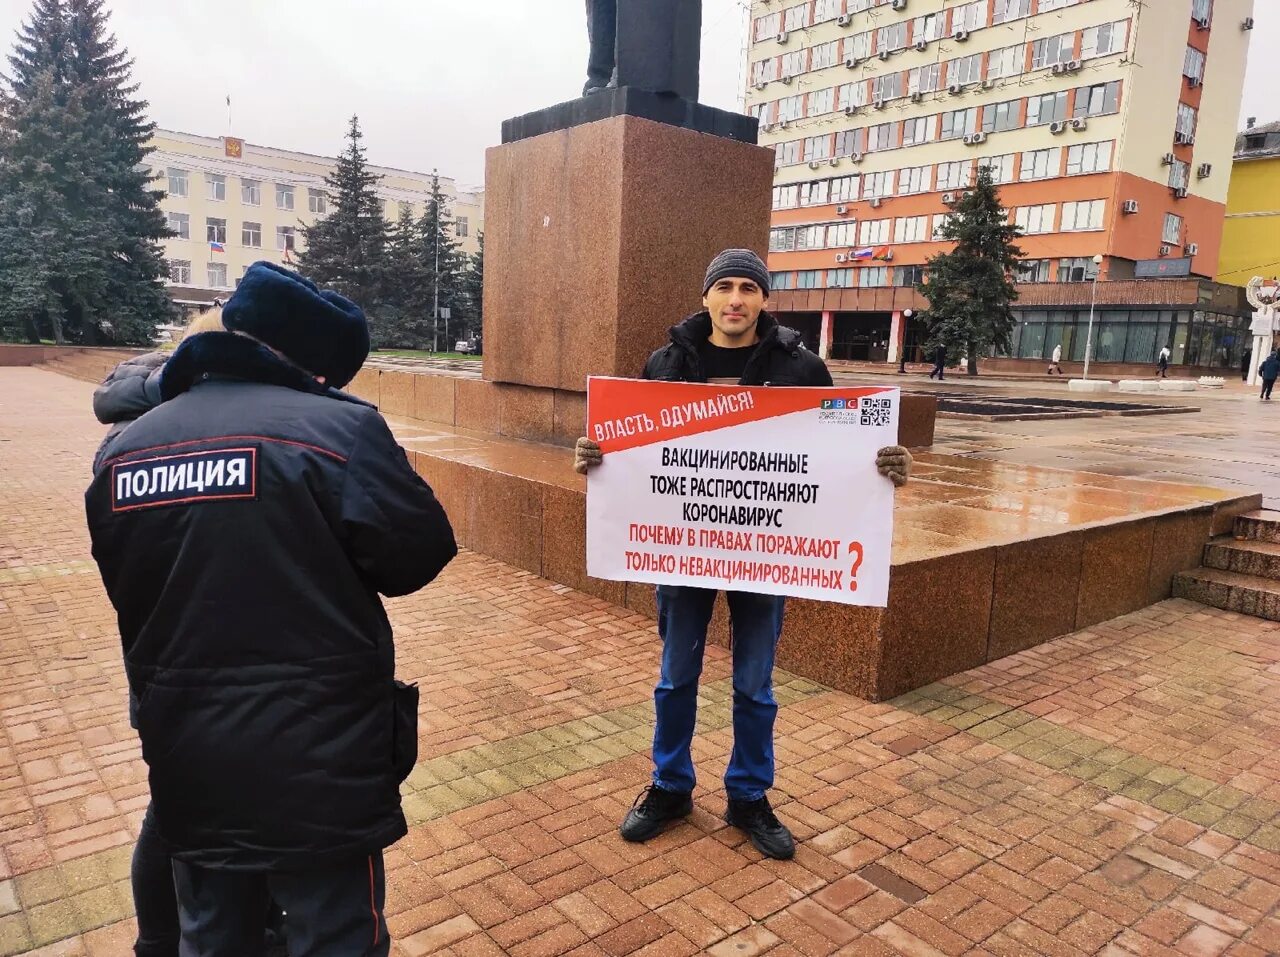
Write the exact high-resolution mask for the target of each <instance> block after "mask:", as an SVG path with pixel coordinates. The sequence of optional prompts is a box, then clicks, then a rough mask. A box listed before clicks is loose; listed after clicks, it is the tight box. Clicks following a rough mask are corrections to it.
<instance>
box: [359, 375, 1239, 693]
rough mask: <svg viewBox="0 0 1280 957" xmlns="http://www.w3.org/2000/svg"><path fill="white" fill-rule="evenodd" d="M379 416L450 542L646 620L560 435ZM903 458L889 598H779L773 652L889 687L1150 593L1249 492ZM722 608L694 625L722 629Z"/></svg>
mask: <svg viewBox="0 0 1280 957" xmlns="http://www.w3.org/2000/svg"><path fill="white" fill-rule="evenodd" d="M457 381H458V382H459V383H467V385H468V388H471V387H474V388H475V389H477V390H500V389H501V388H503V386H502V385H501V384H500V383H485V382H476V381H474V380H465V379H459V380H457ZM358 384H360V385H363V386H367V385H368V384H369V380H368V379H364V380H362V382H361V383H358ZM391 388H392V389H393V394H398V393H399V391H400V389H401V385H400V384H399V383H397V382H395V380H392V384H391ZM492 394H493V395H496V394H497V393H496V392H493V393H492ZM455 398H457V397H456V396H455ZM558 398H559V394H557V395H554V396H553V397H552V414H553V417H554V409H555V403H556V400H557V399H558ZM456 404H457V403H455V405H456ZM488 404H489V405H492V406H493V407H494V408H498V409H500V408H501V402H498V401H492V400H490V401H489V402H488ZM458 414H459V415H461V413H458ZM540 414H545V413H540ZM392 426H393V428H394V429H395V431H396V433H397V437H398V438H399V440H400V442H401V444H402V445H403V446H404V447H405V449H406V451H407V453H408V455H409V457H410V460H411V461H412V462H413V463H414V464H415V467H416V468H417V470H418V472H419V473H420V474H421V475H423V476H424V477H425V478H426V479H427V481H428V482H430V483H431V484H432V486H433V488H435V489H436V492H437V494H438V495H439V496H440V499H441V501H442V503H443V504H444V506H445V508H446V509H447V510H448V512H449V514H450V517H451V518H452V519H453V521H454V525H455V530H456V532H457V535H458V539H459V541H460V542H461V543H462V544H463V545H464V546H466V547H468V548H471V549H474V550H476V551H480V552H483V553H485V554H488V555H492V556H494V557H497V558H501V559H503V560H504V561H507V562H509V563H510V564H512V565H515V566H516V567H518V568H522V569H524V570H526V571H529V572H532V573H533V574H537V575H541V576H543V577H544V578H549V579H551V580H552V581H556V582H559V583H561V584H564V585H568V586H570V587H573V588H576V589H578V590H580V591H583V592H586V593H588V594H591V595H594V596H596V597H599V598H602V599H605V600H607V601H610V602H613V603H615V604H618V605H622V606H624V607H626V608H628V609H630V610H632V611H634V612H636V613H637V614H640V615H644V616H646V617H649V618H654V617H656V607H655V604H654V590H653V587H652V586H650V585H643V584H636V583H621V582H612V581H602V580H600V579H595V578H591V577H590V576H588V575H587V574H586V567H585V552H586V482H585V480H584V479H583V478H582V477H581V476H578V475H575V474H574V473H573V472H572V470H571V468H570V460H569V456H568V454H567V451H566V450H565V449H563V448H558V447H555V446H552V445H547V444H543V443H533V442H522V441H517V440H513V439H510V438H507V437H504V436H499V435H495V434H492V433H485V432H478V431H473V430H470V429H467V428H465V427H452V428H451V427H447V426H443V425H435V424H433V423H430V422H426V421H423V420H418V419H415V420H396V419H392ZM522 427H523V426H522ZM917 462H918V469H917V472H916V474H915V476H914V478H913V479H912V482H911V483H910V484H909V485H908V486H907V488H905V489H903V490H900V491H899V492H898V493H896V497H895V517H894V541H893V552H892V565H893V567H892V573H891V579H890V587H889V606H888V607H887V608H884V609H879V608H860V607H854V606H848V605H836V604H831V603H825V602H811V601H803V600H792V601H790V602H788V606H787V607H788V611H787V619H786V625H785V628H784V631H783V637H782V642H781V644H780V645H779V648H778V661H779V664H780V665H781V666H782V667H784V668H786V669H787V670H789V671H791V672H793V673H796V674H800V675H804V676H805V677H808V678H812V679H814V680H816V681H820V682H822V683H824V684H827V685H830V686H832V687H836V688H839V689H841V690H843V691H848V692H850V693H852V694H856V695H858V696H860V697H863V698H867V699H870V700H884V699H886V698H891V697H893V696H895V695H898V694H902V693H904V692H906V691H910V690H912V689H913V688H916V687H919V686H921V685H924V684H928V683H929V682H932V681H935V680H938V679H940V678H943V677H946V676H948V675H951V674H955V673H957V672H960V671H964V670H966V669H968V668H972V667H975V666H977V665H979V664H982V663H983V662H985V661H991V660H994V659H996V658H1000V657H1003V656H1005V655H1008V654H1012V653H1014V652H1016V651H1019V650H1023V649H1025V648H1029V647H1031V646H1033V645H1036V644H1039V643H1041V642H1044V641H1048V640H1049V639H1051V638H1056V637H1058V636H1060V635H1063V634H1069V633H1070V632H1072V631H1075V630H1076V629H1077V628H1079V627H1084V626H1087V625H1089V624H1093V623H1095V622H1097V621H1101V620H1103V619H1105V618H1108V617H1112V616H1114V615H1118V614H1123V613H1125V612H1128V611H1133V610H1136V609H1138V608H1141V607H1144V606H1145V605H1147V604H1149V603H1151V602H1153V601H1157V600H1159V599H1160V598H1162V597H1164V596H1166V595H1167V594H1168V593H1169V588H1170V581H1171V579H1172V578H1173V577H1174V575H1175V574H1176V573H1178V572H1179V571H1180V569H1181V568H1184V567H1191V566H1194V565H1195V564H1197V563H1198V550H1199V549H1200V548H1201V547H1203V545H1204V544H1205V542H1207V541H1208V539H1209V536H1210V533H1211V530H1212V528H1213V526H1215V525H1219V524H1229V523H1230V521H1231V519H1232V518H1233V517H1234V516H1235V515H1236V514H1239V513H1241V512H1246V511H1248V510H1250V509H1253V508H1256V507H1257V505H1258V502H1259V500H1260V496H1257V495H1252V496H1238V495H1236V493H1232V492H1224V491H1218V490H1214V489H1209V488H1204V487H1200V486H1189V485H1188V486H1184V485H1177V484H1174V483H1150V482H1144V481H1140V480H1128V479H1122V478H1118V477H1115V476H1106V475H1098V474H1094V473H1088V472H1072V471H1068V470H1062V469H1047V468H1036V467H1019V466H1014V465H1010V464H1008V463H998V462H989V461H985V460H979V459H972V458H966V457H960V456H951V455H941V454H937V453H929V452H924V453H920V454H918V455H917ZM723 605H724V601H723V597H721V599H720V601H719V602H718V603H717V611H716V613H715V615H714V616H713V618H712V626H711V629H710V632H709V639H710V640H711V641H713V642H719V643H721V644H727V643H728V639H729V629H728V618H727V614H726V613H725V609H724V608H723Z"/></svg>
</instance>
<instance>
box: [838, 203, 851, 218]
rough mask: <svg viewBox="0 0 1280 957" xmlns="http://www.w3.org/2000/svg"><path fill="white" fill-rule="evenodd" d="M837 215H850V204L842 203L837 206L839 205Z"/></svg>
mask: <svg viewBox="0 0 1280 957" xmlns="http://www.w3.org/2000/svg"><path fill="white" fill-rule="evenodd" d="M836 215H837V216H848V215H849V207H848V206H845V205H843V204H842V205H840V206H837V207H836Z"/></svg>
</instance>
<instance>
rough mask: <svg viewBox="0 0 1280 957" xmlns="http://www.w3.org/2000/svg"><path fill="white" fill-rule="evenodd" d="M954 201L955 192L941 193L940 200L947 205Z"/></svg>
mask: <svg viewBox="0 0 1280 957" xmlns="http://www.w3.org/2000/svg"><path fill="white" fill-rule="evenodd" d="M955 201H956V194H955V193H943V194H942V202H943V203H944V204H946V205H947V206H950V205H951V204H952V203H954V202H955Z"/></svg>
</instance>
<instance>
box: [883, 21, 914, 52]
mask: <svg viewBox="0 0 1280 957" xmlns="http://www.w3.org/2000/svg"><path fill="white" fill-rule="evenodd" d="M906 45H907V21H906V20H903V21H901V22H900V23H890V24H889V25H888V26H883V27H881V28H880V29H879V30H877V31H876V49H877V50H901V49H903V48H905V47H906Z"/></svg>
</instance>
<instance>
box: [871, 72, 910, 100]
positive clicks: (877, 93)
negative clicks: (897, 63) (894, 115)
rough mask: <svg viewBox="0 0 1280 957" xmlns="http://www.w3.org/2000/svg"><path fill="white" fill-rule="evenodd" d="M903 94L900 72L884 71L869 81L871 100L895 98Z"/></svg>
mask: <svg viewBox="0 0 1280 957" xmlns="http://www.w3.org/2000/svg"><path fill="white" fill-rule="evenodd" d="M903 95H904V94H903V82H902V74H901V73H885V74H883V75H881V76H878V77H876V78H875V79H874V80H872V81H871V98H872V99H873V100H896V99H897V98H898V97H900V96H903Z"/></svg>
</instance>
